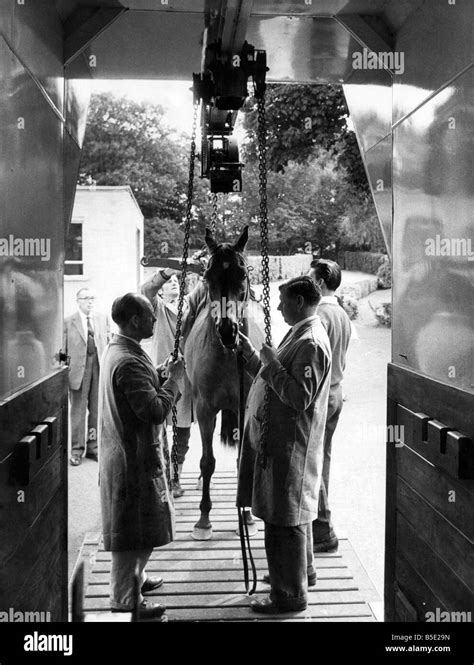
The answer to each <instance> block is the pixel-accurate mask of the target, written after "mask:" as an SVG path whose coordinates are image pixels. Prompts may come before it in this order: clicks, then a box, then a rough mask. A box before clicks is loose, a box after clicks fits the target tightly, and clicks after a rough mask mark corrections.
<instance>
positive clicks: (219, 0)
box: [57, 0, 424, 83]
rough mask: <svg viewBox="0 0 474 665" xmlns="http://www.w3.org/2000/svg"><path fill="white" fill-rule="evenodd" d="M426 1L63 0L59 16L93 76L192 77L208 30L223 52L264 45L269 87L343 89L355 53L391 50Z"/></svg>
mask: <svg viewBox="0 0 474 665" xmlns="http://www.w3.org/2000/svg"><path fill="white" fill-rule="evenodd" d="M423 2H424V0H397V2H393V0H312V2H311V4H306V1H303V0H293V1H287V0H122V1H121V2H119V1H118V0H61V1H59V0H58V2H57V10H58V12H59V14H60V16H61V19H62V21H63V23H64V30H65V36H66V41H65V64H66V65H67V66H69V65H70V64H71V63H73V62H74V60H75V59H76V58H77V56H78V55H79V54H80V53H83V54H84V55H86V56H87V55H89V54H90V53H92V51H87V50H86V48H87V49H88V48H92V49H93V54H94V56H95V61H96V62H97V66H96V67H95V69H94V70H93V71H91V75H92V76H93V77H94V78H108V79H126V78H130V79H154V78H162V79H169V80H173V79H175V80H189V79H190V77H191V72H195V71H200V68H201V67H200V65H201V60H202V52H203V48H202V44H203V38H204V37H203V35H204V28H205V26H206V25H207V26H209V34H208V35H207V43H212V42H213V41H215V40H216V38H219V39H222V43H223V45H224V51H230V50H231V51H232V52H240V49H241V47H242V44H243V41H244V39H247V41H248V42H249V43H250V44H253V45H254V46H255V47H256V48H258V49H265V51H266V53H267V62H268V63H269V67H270V70H269V72H268V74H267V80H268V81H274V82H295V83H297V82H301V83H303V82H304V83H327V82H333V83H342V82H347V80H348V77H351V76H353V74H354V71H353V68H352V66H351V56H352V53H353V52H354V49H356V50H359V49H360V46H361V44H362V45H364V46H365V45H366V44H367V45H369V46H370V47H371V48H372V49H373V50H378V51H381V50H382V51H386V50H390V49H391V48H392V44H393V42H394V39H393V38H394V35H395V34H396V33H397V31H398V30H399V28H400V26H401V25H402V24H403V23H404V22H405V21H406V20H407V18H408V16H409V15H410V13H411V12H413V11H415V10H416V9H417V7H418V6H419V5H420V4H422V3H423ZM360 31H361V32H362V33H365V37H366V41H364V39H362V40H361V35H360V34H359V32H360ZM363 36H364V35H363ZM374 38H375V41H374ZM367 40H368V41H367ZM372 44H374V46H373V47H372ZM377 46H378V47H379V48H377ZM79 76H80V75H79Z"/></svg>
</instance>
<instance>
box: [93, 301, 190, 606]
mask: <svg viewBox="0 0 474 665" xmlns="http://www.w3.org/2000/svg"><path fill="white" fill-rule="evenodd" d="M112 318H113V320H114V321H115V323H116V324H117V326H118V328H119V332H118V334H115V335H114V338H113V340H112V341H111V342H110V344H109V345H108V347H107V349H106V351H105V353H104V356H103V359H102V371H101V377H100V408H99V411H100V421H99V425H100V458H99V461H100V499H101V508H102V526H103V534H104V549H105V550H106V551H111V552H112V568H111V580H110V592H111V596H110V601H111V607H112V611H113V612H124V611H125V612H126V611H130V610H131V609H132V608H133V605H134V600H135V598H134V575H135V572H136V571H137V572H138V575H139V576H140V580H139V583H140V596H139V599H138V600H139V609H140V610H143V611H144V612H148V611H149V610H151V612H152V613H153V616H161V615H162V614H163V612H164V611H165V608H164V606H162V605H154V604H151V605H149V604H147V601H146V600H145V599H143V597H142V594H144V593H146V592H149V591H152V590H153V589H156V588H158V587H159V586H161V585H162V584H163V580H162V578H147V576H146V574H145V572H144V569H145V566H146V564H147V562H148V559H149V557H150V555H151V553H152V551H153V548H154V547H160V546H162V545H166V544H167V543H169V542H170V541H172V540H173V537H174V530H175V525H174V506H173V498H172V495H171V491H170V487H169V467H168V464H167V462H166V459H167V458H168V450H167V448H168V444H167V441H166V429H165V427H164V425H163V423H164V422H165V421H166V417H167V415H168V413H169V412H170V410H171V408H172V406H173V404H174V403H175V401H176V399H177V398H178V396H179V389H178V383H177V382H178V381H180V380H181V379H182V377H183V374H184V364H183V361H182V360H181V359H177V360H176V361H171V362H170V363H169V364H168V366H167V373H168V378H167V380H166V381H164V383H163V384H162V385H161V382H160V379H159V376H158V373H157V371H156V369H155V367H154V366H153V363H152V361H151V359H150V357H149V356H148V354H147V353H146V352H145V351H144V350H143V349H142V347H141V346H140V341H141V340H142V339H144V338H148V337H151V335H152V333H153V325H154V322H155V315H154V313H153V309H152V307H151V305H150V303H149V302H148V300H147V299H146V298H145V297H144V296H141V295H138V294H134V293H127V294H126V295H125V296H122V297H121V298H117V300H115V301H114V303H113V305H112Z"/></svg>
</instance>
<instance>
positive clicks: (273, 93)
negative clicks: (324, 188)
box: [244, 84, 370, 195]
mask: <svg viewBox="0 0 474 665" xmlns="http://www.w3.org/2000/svg"><path fill="white" fill-rule="evenodd" d="M265 108H266V121H267V122H266V125H267V147H268V157H267V159H268V166H269V168H270V169H271V170H272V171H277V172H282V171H284V169H285V167H286V165H287V164H288V162H289V161H290V160H292V161H296V162H300V163H302V162H305V161H306V160H307V159H309V158H310V157H311V156H313V155H314V154H315V151H317V150H318V149H321V148H322V149H324V150H326V151H329V152H331V153H332V154H333V155H334V156H335V157H336V159H337V163H338V165H339V166H341V168H344V169H345V172H346V175H347V177H348V181H349V183H350V185H351V186H352V187H353V188H354V190H355V191H356V192H358V193H360V194H362V193H363V194H365V195H368V194H369V193H370V190H369V185H368V182H367V177H366V174H365V170H364V166H363V163H362V159H361V156H360V152H359V149H358V146H357V140H356V138H355V135H354V132H352V131H350V130H349V129H348V127H347V117H348V115H349V111H348V108H347V104H346V101H345V98H344V93H343V90H342V87H341V86H337V85H285V84H270V85H268V86H267V93H266V100H265ZM244 110H245V116H244V129H245V131H246V133H247V140H246V142H245V148H244V150H245V157H246V158H247V159H250V160H256V158H257V152H256V150H257V148H256V146H257V143H256V141H257V104H256V100H255V99H253V98H252V99H249V100H248V101H247V102H246V105H245V107H244Z"/></svg>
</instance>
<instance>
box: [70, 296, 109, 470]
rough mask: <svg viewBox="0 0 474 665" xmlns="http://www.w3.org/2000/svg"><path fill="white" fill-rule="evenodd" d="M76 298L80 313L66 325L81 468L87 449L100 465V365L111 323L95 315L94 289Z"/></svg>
mask: <svg viewBox="0 0 474 665" xmlns="http://www.w3.org/2000/svg"><path fill="white" fill-rule="evenodd" d="M76 298H77V304H78V311H77V312H76V313H75V314H72V316H69V317H68V318H67V319H66V320H65V322H64V344H65V349H66V353H67V354H68V356H70V365H69V389H70V398H71V459H70V463H71V465H72V466H79V464H80V463H81V461H82V457H83V455H84V449H86V457H88V458H90V459H93V460H95V461H97V411H98V403H99V362H100V357H101V355H102V353H103V351H104V349H105V347H106V345H107V342H108V341H109V337H110V323H109V319H108V317H107V316H106V315H105V314H101V313H98V312H94V304H95V300H96V297H95V294H94V293H93V292H92V291H91V289H88V288H83V289H80V290H79V291H78V292H77V296H76ZM87 411H88V412H89V415H88V426H87V437H86V430H85V421H86V413H87Z"/></svg>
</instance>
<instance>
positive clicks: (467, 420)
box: [385, 365, 474, 621]
mask: <svg viewBox="0 0 474 665" xmlns="http://www.w3.org/2000/svg"><path fill="white" fill-rule="evenodd" d="M473 402H474V398H473V395H472V394H471V393H468V392H466V391H463V390H460V389H458V388H455V387H453V386H448V385H446V384H443V383H442V382H440V381H436V380H434V379H429V378H427V377H425V376H422V375H421V374H418V373H417V372H414V371H412V370H409V369H406V368H402V367H399V366H396V365H389V367H388V412H387V422H388V433H389V436H388V438H389V439H390V441H389V442H388V443H387V504H386V552H385V618H386V620H387V621H440V620H446V621H448V620H449V621H468V620H472V619H471V618H470V616H471V615H469V612H471V613H472V612H473V606H474V408H473ZM397 441H399V443H398V442H397ZM445 612H447V613H448V615H449V618H448V615H447V614H441V613H445Z"/></svg>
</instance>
